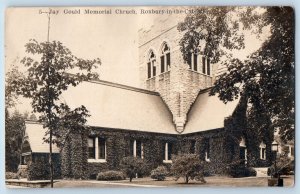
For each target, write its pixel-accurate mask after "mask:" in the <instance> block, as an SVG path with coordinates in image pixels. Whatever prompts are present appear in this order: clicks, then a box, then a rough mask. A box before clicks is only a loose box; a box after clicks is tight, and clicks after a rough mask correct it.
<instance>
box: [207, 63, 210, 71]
mask: <svg viewBox="0 0 300 194" xmlns="http://www.w3.org/2000/svg"><path fill="white" fill-rule="evenodd" d="M207 75H210V60H209V59H207Z"/></svg>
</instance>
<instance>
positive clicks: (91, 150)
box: [88, 138, 96, 159]
mask: <svg viewBox="0 0 300 194" xmlns="http://www.w3.org/2000/svg"><path fill="white" fill-rule="evenodd" d="M88 146H89V159H96V155H95V153H96V147H95V138H88Z"/></svg>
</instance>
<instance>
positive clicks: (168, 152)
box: [163, 142, 173, 163]
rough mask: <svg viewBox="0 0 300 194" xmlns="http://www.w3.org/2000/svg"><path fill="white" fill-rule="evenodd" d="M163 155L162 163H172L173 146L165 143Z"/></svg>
mask: <svg viewBox="0 0 300 194" xmlns="http://www.w3.org/2000/svg"><path fill="white" fill-rule="evenodd" d="M163 153H164V160H163V162H164V163H171V162H172V153H173V145H172V143H170V142H168V143H165V146H164V151H163Z"/></svg>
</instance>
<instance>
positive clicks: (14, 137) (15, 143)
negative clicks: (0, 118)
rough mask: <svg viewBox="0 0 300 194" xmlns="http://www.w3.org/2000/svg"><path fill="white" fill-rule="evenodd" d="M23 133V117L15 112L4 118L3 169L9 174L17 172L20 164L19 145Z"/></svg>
mask: <svg viewBox="0 0 300 194" xmlns="http://www.w3.org/2000/svg"><path fill="white" fill-rule="evenodd" d="M24 131H25V121H24V118H23V116H22V115H21V114H20V113H19V112H17V111H15V112H14V113H13V114H12V116H9V114H8V111H7V112H6V116H5V168H6V171H9V172H17V170H18V165H19V163H20V155H21V145H22V139H23V136H24Z"/></svg>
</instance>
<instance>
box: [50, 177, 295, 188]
mask: <svg viewBox="0 0 300 194" xmlns="http://www.w3.org/2000/svg"><path fill="white" fill-rule="evenodd" d="M283 178H284V186H286V187H291V186H293V184H294V176H286V177H283ZM205 180H206V181H207V183H200V182H197V181H190V183H189V184H184V180H183V179H179V180H178V181H175V180H174V179H173V178H172V177H168V178H167V179H166V180H165V181H155V180H153V179H151V178H149V177H146V178H137V179H133V181H132V182H129V180H128V179H127V180H122V181H96V180H61V181H59V182H57V183H55V185H54V187H267V186H268V177H247V178H229V177H222V176H212V177H206V178H205Z"/></svg>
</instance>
